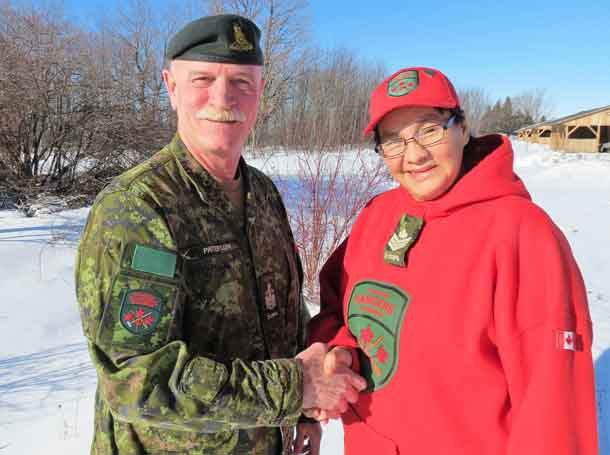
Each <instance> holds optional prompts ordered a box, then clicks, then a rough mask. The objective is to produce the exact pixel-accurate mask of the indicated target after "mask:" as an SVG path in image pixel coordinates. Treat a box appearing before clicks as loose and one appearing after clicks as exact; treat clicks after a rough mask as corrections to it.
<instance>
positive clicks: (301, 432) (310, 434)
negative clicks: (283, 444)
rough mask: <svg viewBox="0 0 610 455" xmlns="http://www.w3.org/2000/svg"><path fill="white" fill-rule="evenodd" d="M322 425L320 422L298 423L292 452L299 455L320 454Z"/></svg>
mask: <svg viewBox="0 0 610 455" xmlns="http://www.w3.org/2000/svg"><path fill="white" fill-rule="evenodd" d="M321 439H322V427H321V426H320V424H319V423H317V422H316V423H313V422H312V423H309V422H301V423H299V424H297V434H296V437H295V439H294V443H293V445H292V453H293V454H294V455H299V454H302V453H307V454H309V455H320V440H321Z"/></svg>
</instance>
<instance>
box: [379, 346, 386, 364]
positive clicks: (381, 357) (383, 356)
mask: <svg viewBox="0 0 610 455" xmlns="http://www.w3.org/2000/svg"><path fill="white" fill-rule="evenodd" d="M377 360H379V361H380V362H381V363H386V361H387V360H388V353H387V351H386V350H385V349H384V347H383V346H380V347H379V349H377Z"/></svg>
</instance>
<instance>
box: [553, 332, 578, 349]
mask: <svg viewBox="0 0 610 455" xmlns="http://www.w3.org/2000/svg"><path fill="white" fill-rule="evenodd" d="M555 344H556V346H557V349H559V350H564V351H582V337H581V336H580V335H579V334H578V333H576V332H568V331H564V330H557V332H556V335H555Z"/></svg>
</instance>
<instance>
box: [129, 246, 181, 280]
mask: <svg viewBox="0 0 610 455" xmlns="http://www.w3.org/2000/svg"><path fill="white" fill-rule="evenodd" d="M131 268H132V269H133V270H137V271H139V272H144V273H151V274H153V275H158V276H162V277H165V278H174V274H175V273H176V255H175V254H174V253H171V252H169V251H163V250H158V249H156V248H151V247H148V246H144V245H138V244H136V245H135V248H134V250H133V255H132V257H131Z"/></svg>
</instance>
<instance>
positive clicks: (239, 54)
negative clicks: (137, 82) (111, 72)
mask: <svg viewBox="0 0 610 455" xmlns="http://www.w3.org/2000/svg"><path fill="white" fill-rule="evenodd" d="M259 35H260V32H259V30H258V28H257V27H256V25H255V24H253V23H252V22H251V21H249V20H247V19H244V18H242V17H239V16H233V15H222V16H212V17H206V18H202V19H199V20H197V21H194V22H192V23H190V24H188V25H187V26H186V27H184V28H183V29H182V30H181V31H180V32H179V33H178V34H177V35H176V36H175V37H174V38H173V39H172V41H171V42H170V44H169V46H168V49H167V56H168V57H169V60H171V63H170V65H169V67H168V68H166V69H165V70H164V71H163V76H164V80H165V83H166V86H167V90H168V93H169V96H170V100H171V102H172V107H173V108H174V109H175V110H176V111H177V114H178V134H177V135H176V136H175V137H174V139H173V140H172V141H171V143H170V144H169V145H167V146H166V147H165V148H164V149H163V150H161V151H160V152H159V153H157V154H156V155H155V156H153V157H152V158H151V159H149V160H147V161H146V162H144V163H142V164H140V165H138V166H136V167H135V168H133V169H131V170H130V171H128V172H126V173H125V174H123V175H121V176H120V177H118V178H117V179H116V180H115V181H114V182H113V183H111V184H110V185H109V186H108V187H107V188H106V189H104V190H103V191H102V192H101V193H100V194H99V195H98V197H97V199H96V201H95V204H94V205H93V208H92V209H91V212H90V214H89V218H88V220H87V225H86V227H85V230H84V233H83V236H82V239H81V243H80V246H79V251H78V257H77V262H76V291H77V297H78V302H79V307H80V312H81V318H82V322H83V328H84V332H85V335H86V337H87V340H88V343H89V348H90V353H91V356H92V359H93V362H94V364H95V367H96V370H97V373H98V379H99V380H98V389H97V394H96V410H95V434H94V440H93V446H92V453H93V454H100V455H101V454H138V455H139V454H148V453H151V454H193V455H194V454H204V453H205V454H208V453H223V454H225V453H244V454H245V453H248V454H252V453H257V454H258V453H261V454H277V453H281V451H282V438H281V433H280V430H279V428H280V427H288V426H292V425H295V424H296V423H297V421H298V420H299V418H300V417H301V415H302V412H303V410H304V409H306V408H321V409H334V410H335V411H338V412H340V411H342V410H345V408H346V406H347V402H355V400H356V399H357V392H358V391H359V390H362V389H363V388H364V387H365V385H366V384H365V383H364V381H363V380H362V378H360V377H359V376H357V375H355V374H354V373H352V372H351V371H349V368H345V369H344V370H343V371H342V372H340V373H342V374H335V375H329V374H325V373H324V371H327V370H324V368H323V364H324V355H325V354H326V347H325V346H323V345H321V344H317V345H314V346H312V347H310V348H308V349H307V350H305V351H302V352H300V351H301V350H302V349H303V339H304V337H303V320H304V316H305V315H304V312H305V309H304V307H303V305H302V299H301V294H300V293H301V290H300V286H301V269H300V263H299V259H298V255H297V252H296V248H295V244H294V240H293V237H292V233H291V231H290V227H289V224H288V221H287V218H286V212H285V209H284V206H283V204H282V201H281V198H280V195H279V193H278V191H277V189H276V188H275V186H274V185H273V183H272V182H271V180H270V179H269V178H267V177H266V176H265V175H264V174H262V173H261V172H260V171H258V170H256V169H254V168H252V167H250V166H248V165H247V164H246V163H245V162H244V160H243V158H241V151H242V147H243V144H244V142H245V140H246V138H247V135H248V134H249V132H250V130H251V129H252V126H253V124H254V121H255V119H256V110H257V107H258V103H259V99H260V93H261V91H262V86H263V84H262V81H261V76H260V74H261V67H260V65H262V53H261V51H260V47H259ZM302 431H308V432H309V433H308V436H309V437H310V442H312V446H313V447H312V449H313V450H314V451H317V444H319V427H315V426H312V425H311V424H309V427H308V426H307V425H304V426H303V430H302ZM286 434H287V435H288V437H285V438H284V447H285V446H286V444H285V443H286V442H291V441H292V437H291V434H289V433H286ZM316 437H317V441H316V440H315V438H316Z"/></svg>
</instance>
